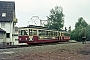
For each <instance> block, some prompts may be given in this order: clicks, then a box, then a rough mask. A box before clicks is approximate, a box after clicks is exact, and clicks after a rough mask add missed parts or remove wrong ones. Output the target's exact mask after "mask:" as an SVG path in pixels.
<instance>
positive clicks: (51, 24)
mask: <svg viewBox="0 0 90 60" xmlns="http://www.w3.org/2000/svg"><path fill="white" fill-rule="evenodd" d="M47 19H48V21H47V24H46V25H45V26H46V27H48V28H50V29H56V30H61V29H62V28H63V26H64V14H63V10H62V7H61V6H60V7H59V6H56V7H55V9H51V11H50V15H49V16H48V17H47Z"/></svg>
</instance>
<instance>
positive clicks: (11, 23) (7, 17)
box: [0, 1, 17, 45]
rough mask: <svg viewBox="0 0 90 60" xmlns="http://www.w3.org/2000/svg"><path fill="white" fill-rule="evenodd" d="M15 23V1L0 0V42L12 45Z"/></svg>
mask: <svg viewBox="0 0 90 60" xmlns="http://www.w3.org/2000/svg"><path fill="white" fill-rule="evenodd" d="M16 23H17V18H16V16H15V2H14V1H0V30H1V31H0V36H1V35H3V38H0V43H3V45H14V40H13V36H14V34H15V25H16ZM2 40H3V41H2Z"/></svg>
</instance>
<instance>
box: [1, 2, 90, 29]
mask: <svg viewBox="0 0 90 60" xmlns="http://www.w3.org/2000/svg"><path fill="white" fill-rule="evenodd" d="M2 1H8V0H2ZM9 1H15V12H16V18H17V19H18V23H17V25H16V26H18V27H25V26H27V25H28V24H31V25H32V24H33V25H40V20H47V16H49V14H50V10H51V9H52V8H55V6H62V8H63V14H64V15H65V17H64V18H65V20H64V22H65V23H64V27H67V28H68V27H69V26H71V29H74V28H75V27H74V26H75V23H76V22H77V21H78V18H80V17H83V19H84V20H85V21H86V22H87V23H88V24H90V20H89V17H90V0H9ZM35 16H38V17H39V19H38V17H35ZM28 21H29V22H28Z"/></svg>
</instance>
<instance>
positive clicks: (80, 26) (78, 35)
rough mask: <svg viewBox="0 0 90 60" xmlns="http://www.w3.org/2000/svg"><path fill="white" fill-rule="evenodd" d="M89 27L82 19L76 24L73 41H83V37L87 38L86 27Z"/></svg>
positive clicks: (72, 32)
mask: <svg viewBox="0 0 90 60" xmlns="http://www.w3.org/2000/svg"><path fill="white" fill-rule="evenodd" d="M87 26H88V24H87V22H86V21H85V20H84V19H83V18H82V17H80V18H79V19H78V22H76V24H75V29H74V30H73V31H71V39H75V40H77V41H81V40H82V35H83V34H84V36H87V34H86V27H87Z"/></svg>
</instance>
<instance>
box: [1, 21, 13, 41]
mask: <svg viewBox="0 0 90 60" xmlns="http://www.w3.org/2000/svg"><path fill="white" fill-rule="evenodd" d="M0 28H1V29H3V30H5V31H6V33H10V38H6V42H12V33H13V22H5V27H1V22H0Z"/></svg>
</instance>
